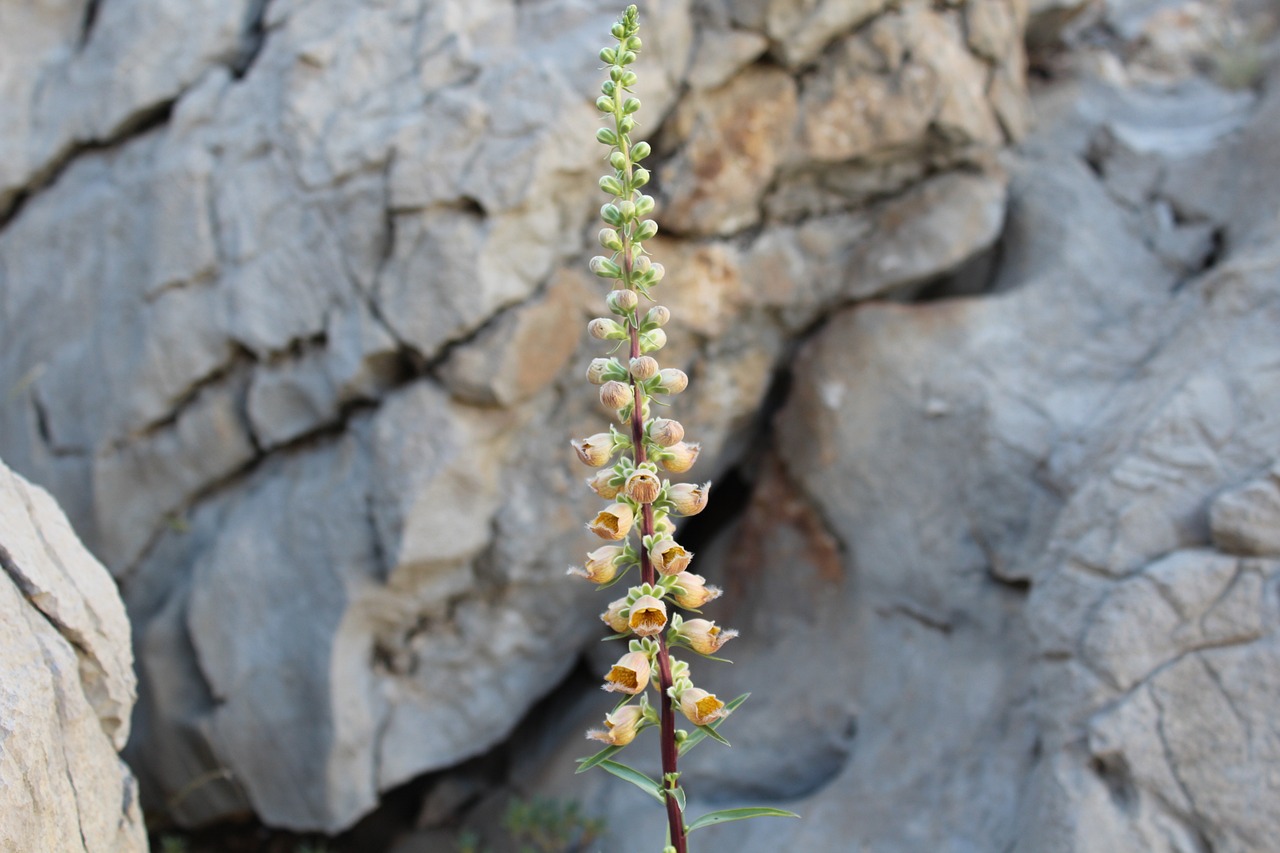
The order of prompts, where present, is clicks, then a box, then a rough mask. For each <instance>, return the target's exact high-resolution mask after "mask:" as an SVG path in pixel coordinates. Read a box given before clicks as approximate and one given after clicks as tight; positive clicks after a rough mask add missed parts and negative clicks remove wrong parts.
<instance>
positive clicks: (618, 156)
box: [609, 151, 627, 172]
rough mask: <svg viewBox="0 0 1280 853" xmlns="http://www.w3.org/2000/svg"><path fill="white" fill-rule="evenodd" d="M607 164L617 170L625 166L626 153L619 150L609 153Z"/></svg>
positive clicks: (622, 169) (621, 169) (623, 168)
mask: <svg viewBox="0 0 1280 853" xmlns="http://www.w3.org/2000/svg"><path fill="white" fill-rule="evenodd" d="M609 165H610V166H612V167H613V168H615V169H617V170H618V171H619V172H621V171H624V170H625V169H626V168H627V155H626V154H623V153H622V152H621V151H615V152H613V153H612V154H610V155H609Z"/></svg>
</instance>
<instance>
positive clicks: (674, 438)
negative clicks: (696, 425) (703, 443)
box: [649, 418, 684, 447]
mask: <svg viewBox="0 0 1280 853" xmlns="http://www.w3.org/2000/svg"><path fill="white" fill-rule="evenodd" d="M649 438H651V439H653V442H654V444H657V445H658V446H659V447H670V446H671V445H673V444H675V443H677V442H679V441H680V440H681V439H683V438H684V425H683V424H681V423H680V422H679V421H673V420H672V419H671V418H657V419H655V420H654V421H653V423H651V424H649Z"/></svg>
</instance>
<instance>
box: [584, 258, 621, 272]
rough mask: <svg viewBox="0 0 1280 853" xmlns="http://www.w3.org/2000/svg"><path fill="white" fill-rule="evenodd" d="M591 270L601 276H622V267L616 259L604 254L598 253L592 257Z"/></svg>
mask: <svg viewBox="0 0 1280 853" xmlns="http://www.w3.org/2000/svg"><path fill="white" fill-rule="evenodd" d="M590 267H591V271H592V272H593V273H595V274H596V275H598V276H600V278H621V277H622V267H620V266H618V264H617V263H616V262H615V261H611V260H609V259H608V258H606V257H605V256H604V255H596V256H595V257H594V258H592V259H591V264H590Z"/></svg>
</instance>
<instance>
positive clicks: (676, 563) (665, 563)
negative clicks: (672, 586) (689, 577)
mask: <svg viewBox="0 0 1280 853" xmlns="http://www.w3.org/2000/svg"><path fill="white" fill-rule="evenodd" d="M692 559H693V555H692V554H690V553H689V552H688V551H686V550H685V549H684V548H683V547H681V546H680V544H679V543H677V542H676V540H674V539H659V540H658V541H657V542H654V543H653V546H652V547H651V548H650V549H649V562H651V563H652V564H653V568H654V570H655V571H656V572H657V573H658V574H660V575H664V576H670V575H678V574H680V573H681V572H683V571H684V570H685V569H687V568H689V561H690V560H692Z"/></svg>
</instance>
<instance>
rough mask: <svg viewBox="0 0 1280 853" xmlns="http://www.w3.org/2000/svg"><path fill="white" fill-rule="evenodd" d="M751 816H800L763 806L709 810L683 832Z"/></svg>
mask: <svg viewBox="0 0 1280 853" xmlns="http://www.w3.org/2000/svg"><path fill="white" fill-rule="evenodd" d="M753 817H800V815H798V814H796V813H795V812H789V811H784V810H783V809H771V808H765V807H759V806H758V807H754V808H746V809H724V810H723V811H718V812H711V813H710V814H704V815H703V816H702V817H700V818H698V819H697V820H695V821H694V822H693V823H691V824H688V825H687V826H686V827H685V830H684V831H685V832H693V831H694V830H695V829H701V828H702V827H704V826H715V825H716V824H718V823H728V822H729V821H732V820H747V819H748V818H753Z"/></svg>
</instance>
